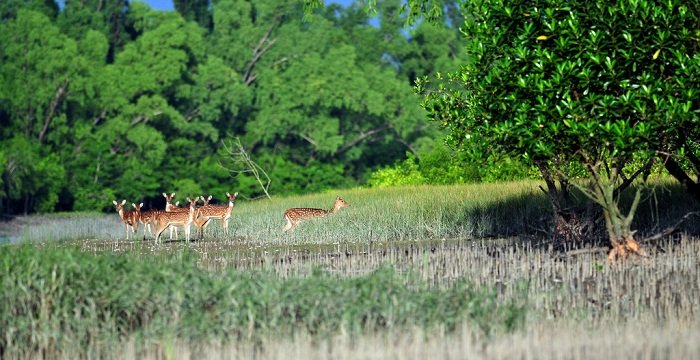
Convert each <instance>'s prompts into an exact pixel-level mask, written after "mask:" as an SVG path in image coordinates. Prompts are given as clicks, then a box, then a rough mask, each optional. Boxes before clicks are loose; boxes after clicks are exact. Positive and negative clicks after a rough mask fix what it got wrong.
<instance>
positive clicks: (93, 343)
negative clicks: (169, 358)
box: [0, 246, 525, 358]
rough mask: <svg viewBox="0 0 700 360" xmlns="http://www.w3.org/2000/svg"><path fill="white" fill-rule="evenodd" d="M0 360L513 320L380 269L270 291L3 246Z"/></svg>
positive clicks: (516, 310)
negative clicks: (162, 343)
mask: <svg viewBox="0 0 700 360" xmlns="http://www.w3.org/2000/svg"><path fill="white" fill-rule="evenodd" d="M0 287H1V288H2V289H3V291H2V293H0V329H2V330H1V334H0V335H1V336H0V357H3V358H15V357H21V358H31V357H37V356H46V355H48V357H54V356H70V355H71V354H88V355H89V356H90V357H93V356H94V357H103V356H108V355H109V354H114V353H115V352H116V351H117V347H118V346H120V345H121V346H123V344H124V340H125V339H134V338H137V339H143V340H142V343H143V344H147V343H148V342H149V341H154V340H155V341H159V340H160V339H167V338H169V337H173V338H177V339H179V340H181V341H186V342H191V343H196V342H200V343H206V342H208V341H224V342H225V341H234V340H248V341H253V342H255V341H260V340H261V339H262V338H263V337H264V336H287V337H289V336H292V335H293V334H294V333H298V332H304V333H308V334H312V335H317V336H330V335H334V334H339V333H347V334H358V335H359V334H363V333H367V332H376V331H381V330H385V329H389V330H392V331H400V330H401V329H409V328H416V327H417V328H423V329H426V330H429V329H432V328H436V327H440V328H443V329H447V330H451V329H454V328H455V327H456V326H457V325H459V324H462V323H463V322H464V321H467V322H469V323H473V324H474V327H475V328H478V329H480V330H481V331H483V332H484V333H487V334H488V333H491V332H492V331H494V330H511V329H513V328H515V327H516V326H517V325H518V324H521V323H522V320H523V319H524V314H525V313H524V311H525V310H524V308H523V307H522V306H521V305H518V304H516V303H512V304H503V303H500V302H498V301H497V299H496V293H495V292H494V291H493V290H489V289H488V288H484V287H474V286H471V285H470V284H469V283H468V282H467V281H460V282H458V283H456V284H455V285H454V286H452V287H450V288H446V289H434V288H433V289H431V288H430V287H429V286H427V284H424V283H422V282H421V281H420V279H414V280H412V281H410V282H406V281H405V277H403V276H399V275H398V274H397V273H396V272H395V271H394V270H393V269H391V268H383V269H379V270H377V271H375V272H373V273H372V274H369V275H367V276H362V277H356V278H345V279H338V278H337V277H332V276H329V275H327V274H326V273H324V272H321V271H315V272H314V273H313V274H311V275H310V276H307V277H303V278H301V277H291V278H287V279H285V280H283V279H280V278H279V277H277V276H275V275H274V274H273V273H269V272H265V271H255V272H238V271H234V270H230V271H225V272H221V273H212V272H208V271H204V270H202V269H200V268H199V267H198V266H196V264H195V261H194V260H193V258H192V257H189V256H184V257H183V258H182V260H181V261H178V262H167V263H162V262H161V263H159V262H154V261H140V260H138V259H136V258H133V257H131V256H128V255H123V256H115V255H111V254H101V255H96V256H94V255H89V254H86V253H84V252H80V251H77V250H72V249H66V248H63V249H53V250H52V251H45V250H41V249H38V248H35V247H29V246H23V247H14V246H13V247H10V246H6V247H3V248H2V251H0Z"/></svg>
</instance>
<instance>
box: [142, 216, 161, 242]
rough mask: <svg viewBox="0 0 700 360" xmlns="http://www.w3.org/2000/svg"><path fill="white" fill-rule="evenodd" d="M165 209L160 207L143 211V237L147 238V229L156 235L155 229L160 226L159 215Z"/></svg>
mask: <svg viewBox="0 0 700 360" xmlns="http://www.w3.org/2000/svg"><path fill="white" fill-rule="evenodd" d="M163 212H165V211H163V210H158V209H150V210H146V211H141V215H140V217H139V220H140V221H141V224H143V239H144V240H146V231H148V233H149V234H151V236H153V237H155V235H154V233H153V230H154V229H156V227H157V226H158V216H159V215H160V214H161V213H163Z"/></svg>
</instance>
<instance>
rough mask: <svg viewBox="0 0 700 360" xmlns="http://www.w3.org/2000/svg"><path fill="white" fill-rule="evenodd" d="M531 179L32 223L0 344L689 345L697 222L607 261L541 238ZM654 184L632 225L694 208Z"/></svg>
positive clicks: (321, 351)
mask: <svg viewBox="0 0 700 360" xmlns="http://www.w3.org/2000/svg"><path fill="white" fill-rule="evenodd" d="M538 185H539V184H538V183H536V182H517V183H504V184H480V185H469V186H444V187H432V186H420V187H403V188H390V189H379V190H375V189H355V190H348V191H343V192H341V193H340V195H342V196H343V197H344V198H345V199H346V200H347V201H348V202H350V204H351V206H350V208H347V209H343V210H342V211H341V212H339V213H338V214H335V215H332V216H328V217H326V218H322V219H316V220H314V221H309V222H307V223H302V225H300V226H299V228H298V229H297V230H296V231H295V232H293V233H291V234H289V233H282V232H281V227H282V225H283V220H282V216H281V214H282V212H283V211H284V209H286V208H289V207H295V206H309V207H321V208H328V207H330V205H331V204H332V201H333V199H334V198H335V195H336V194H338V193H337V192H333V193H325V194H316V195H308V196H299V197H289V198H276V199H273V200H271V201H257V202H246V201H240V202H239V203H238V204H237V206H236V208H235V209H234V213H233V217H232V220H231V224H230V225H229V229H230V230H231V231H232V233H231V234H229V235H228V236H225V235H224V234H223V232H222V229H221V226H220V225H219V224H218V223H215V224H214V225H213V226H212V227H210V228H209V229H208V233H207V236H206V238H205V240H202V241H194V242H190V243H186V242H184V241H182V240H180V241H165V242H164V243H163V244H160V245H156V244H154V242H153V240H152V239H151V238H149V239H147V240H146V241H141V240H140V239H139V240H136V241H131V240H129V241H126V240H124V239H123V237H124V236H123V234H124V229H123V225H122V224H121V222H120V221H119V220H118V217H117V215H116V214H111V215H98V216H95V215H82V216H77V217H76V216H60V217H47V219H48V220H49V221H42V220H37V219H34V220H37V221H36V222H32V223H31V224H32V225H31V226H30V227H25V228H24V230H23V236H24V238H25V239H26V240H27V242H28V243H29V244H27V245H25V246H16V245H15V246H2V247H0V259H1V261H0V266H2V268H0V285H1V286H2V289H3V294H2V295H1V298H0V317H1V318H0V330H1V331H2V334H0V335H1V336H2V340H0V351H1V352H2V354H0V355H5V356H2V357H4V358H27V357H64V358H75V357H78V356H79V357H115V358H182V357H192V358H195V357H196V358H206V357H210V358H240V357H246V358H251V357H255V358H280V357H284V358H304V359H306V358H328V357H332V358H340V359H342V358H368V357H369V358H373V357H374V358H376V357H382V358H383V357H389V358H425V357H426V356H428V355H431V356H433V355H434V356H437V357H450V358H455V357H458V358H459V357H464V356H468V357H472V356H473V357H485V358H513V357H524V358H537V359H540V358H562V357H564V358H600V357H610V356H613V357H615V358H640V357H649V358H673V359H679V358H692V355H693V354H697V351H698V345H697V344H698V343H700V342H698V341H697V339H698V336H699V335H700V320H699V319H698V317H697V314H698V313H700V300H698V299H700V286H699V285H698V284H700V264H699V263H698V262H699V261H700V242H698V237H697V234H698V233H700V229H699V228H700V222H699V221H693V220H691V221H689V222H687V223H686V224H685V225H684V227H683V228H682V230H683V231H685V233H681V234H679V235H676V236H674V237H672V238H669V239H664V240H663V241H656V242H653V243H647V244H645V246H646V247H647V249H648V251H649V253H650V254H651V258H650V259H649V261H647V262H630V263H627V264H625V265H624V266H621V267H610V266H609V265H608V264H607V263H606V254H605V249H598V250H597V249H590V251H582V252H576V253H563V252H554V251H550V250H549V249H548V247H547V239H546V238H543V237H542V233H541V230H543V229H545V228H546V227H547V226H548V223H547V221H548V214H549V212H550V208H549V204H548V203H547V201H546V199H545V198H544V196H543V194H542V193H541V191H540V190H539V189H538ZM649 194H651V195H653V196H651V195H650V196H647V197H646V198H645V201H644V203H643V204H642V205H641V207H640V211H639V213H638V216H637V222H636V223H635V226H633V227H634V228H636V229H639V230H640V234H641V235H642V236H643V235H644V234H650V233H653V232H655V231H658V230H659V229H662V228H664V227H666V226H669V225H670V224H673V223H675V222H676V220H677V219H678V218H679V217H680V216H682V215H683V214H685V213H687V212H688V211H692V210H697V209H696V207H697V205H696V204H695V203H694V202H692V201H691V200H690V199H689V198H687V197H685V196H684V193H683V192H682V191H681V190H680V189H678V188H677V187H674V186H670V185H668V184H660V186H658V187H657V188H656V189H655V191H654V192H649ZM38 219H41V218H40V217H38ZM181 236H182V235H181ZM139 238H140V236H139ZM553 339H556V340H553ZM465 354H466V355H465Z"/></svg>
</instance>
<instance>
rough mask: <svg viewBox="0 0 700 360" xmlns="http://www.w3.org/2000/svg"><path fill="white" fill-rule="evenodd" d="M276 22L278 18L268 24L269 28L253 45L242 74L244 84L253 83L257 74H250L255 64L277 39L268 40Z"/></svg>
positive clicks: (277, 22)
mask: <svg viewBox="0 0 700 360" xmlns="http://www.w3.org/2000/svg"><path fill="white" fill-rule="evenodd" d="M278 24H279V20H277V21H275V23H274V24H272V26H270V28H269V29H268V30H267V31H266V32H265V35H263V37H261V38H260V41H258V45H257V46H255V49H253V57H252V58H251V59H250V62H248V65H247V66H246V68H245V73H244V74H243V82H244V83H245V84H246V85H250V84H252V83H253V81H255V79H256V78H257V76H255V75H253V74H252V72H253V68H254V67H255V64H256V63H257V62H258V61H259V60H260V58H261V57H262V56H263V54H264V53H265V52H267V50H269V49H270V47H271V46H272V45H273V44H274V43H275V41H277V39H272V40H270V34H271V33H272V31H273V30H274V29H275V27H277V25H278Z"/></svg>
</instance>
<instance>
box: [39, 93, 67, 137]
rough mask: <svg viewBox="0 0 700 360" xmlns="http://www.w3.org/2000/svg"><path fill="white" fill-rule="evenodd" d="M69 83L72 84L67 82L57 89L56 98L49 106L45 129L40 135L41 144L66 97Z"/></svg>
mask: <svg viewBox="0 0 700 360" xmlns="http://www.w3.org/2000/svg"><path fill="white" fill-rule="evenodd" d="M69 83H70V82H69V81H68V80H65V81H64V82H63V84H61V86H59V87H58V89H56V95H55V96H54V98H53V101H52V102H51V105H50V106H49V109H48V111H47V112H46V117H45V118H44V127H43V128H42V129H41V133H39V143H43V142H44V138H45V137H46V134H47V133H48V131H49V124H50V123H51V119H53V116H54V114H55V113H56V108H58V105H59V104H60V103H61V100H62V99H63V97H64V96H65V95H66V91H67V89H68V84H69Z"/></svg>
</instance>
